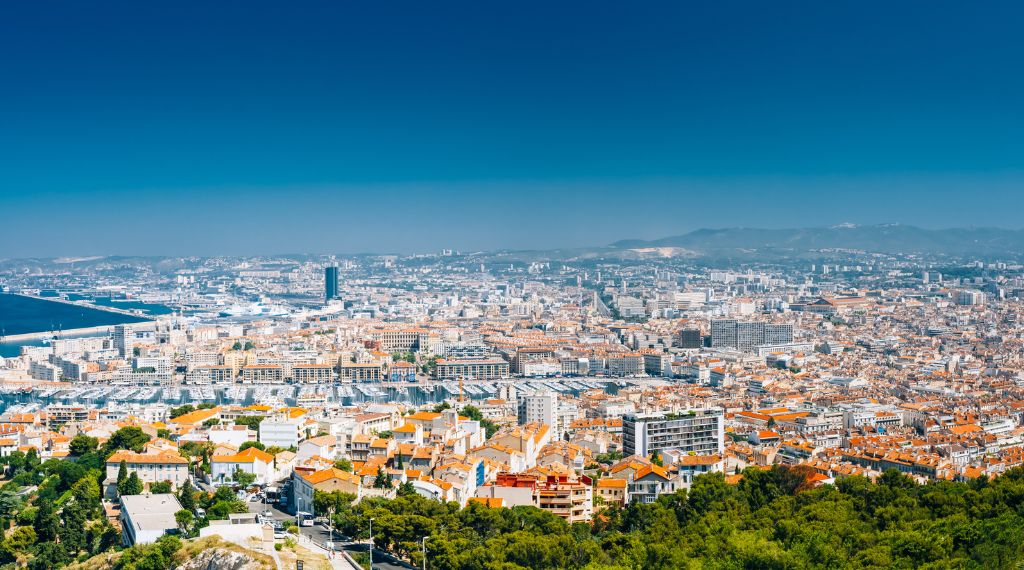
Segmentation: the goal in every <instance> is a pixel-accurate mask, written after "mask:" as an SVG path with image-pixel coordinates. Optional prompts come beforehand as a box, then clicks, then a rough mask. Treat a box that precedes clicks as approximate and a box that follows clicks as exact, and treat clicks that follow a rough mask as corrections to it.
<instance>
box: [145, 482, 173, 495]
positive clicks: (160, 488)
mask: <svg viewBox="0 0 1024 570" xmlns="http://www.w3.org/2000/svg"><path fill="white" fill-rule="evenodd" d="M171 488H172V486H171V482H170V481H156V482H154V483H150V484H149V492H150V493H153V494H154V495H164V494H167V493H170V492H171Z"/></svg>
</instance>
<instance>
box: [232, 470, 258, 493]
mask: <svg viewBox="0 0 1024 570" xmlns="http://www.w3.org/2000/svg"><path fill="white" fill-rule="evenodd" d="M231 477H232V479H234V480H235V483H237V484H238V485H240V486H241V487H243V488H244V487H248V486H249V485H252V484H253V483H254V482H255V481H256V474H255V473H249V472H248V471H243V470H242V469H241V468H238V467H236V468H235V472H234V473H233V474H232V476H231Z"/></svg>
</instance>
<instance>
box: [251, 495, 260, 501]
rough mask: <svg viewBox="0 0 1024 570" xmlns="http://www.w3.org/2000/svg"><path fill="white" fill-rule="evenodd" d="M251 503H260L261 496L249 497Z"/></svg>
mask: <svg viewBox="0 0 1024 570" xmlns="http://www.w3.org/2000/svg"><path fill="white" fill-rule="evenodd" d="M249 502H250V503H258V502H260V496H259V495H253V496H251V497H249Z"/></svg>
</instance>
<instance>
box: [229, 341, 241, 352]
mask: <svg viewBox="0 0 1024 570" xmlns="http://www.w3.org/2000/svg"><path fill="white" fill-rule="evenodd" d="M231 350H242V342H241V341H237V340H236V341H235V344H232V345H231Z"/></svg>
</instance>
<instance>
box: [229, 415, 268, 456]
mask: <svg viewBox="0 0 1024 570" xmlns="http://www.w3.org/2000/svg"><path fill="white" fill-rule="evenodd" d="M263 418H264V416H239V417H237V418H235V425H236V426H247V427H248V428H249V429H251V430H253V431H256V432H258V431H260V422H262V421H263ZM260 449H263V448H262V447H261V448H260Z"/></svg>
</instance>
